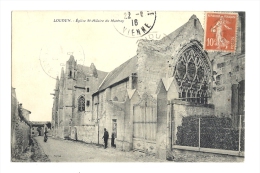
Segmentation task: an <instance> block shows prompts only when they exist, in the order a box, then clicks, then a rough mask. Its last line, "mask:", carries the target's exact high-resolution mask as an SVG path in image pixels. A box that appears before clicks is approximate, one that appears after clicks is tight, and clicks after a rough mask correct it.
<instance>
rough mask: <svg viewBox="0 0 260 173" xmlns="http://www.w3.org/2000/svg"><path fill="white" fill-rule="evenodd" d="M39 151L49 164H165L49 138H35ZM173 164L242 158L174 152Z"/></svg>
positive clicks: (136, 154) (141, 155)
mask: <svg viewBox="0 0 260 173" xmlns="http://www.w3.org/2000/svg"><path fill="white" fill-rule="evenodd" d="M35 140H36V141H37V143H38V145H39V148H40V150H42V152H43V153H44V154H46V155H47V157H48V159H49V160H50V161H51V162H167V160H159V159H156V158H155V156H152V155H147V154H144V153H140V152H133V151H130V152H123V151H119V150H116V149H115V148H107V149H104V148H103V147H102V146H97V145H95V144H86V143H84V142H79V141H71V140H62V139H55V138H51V137H50V138H49V139H48V141H47V142H46V143H45V142H44V141H43V137H42V136H38V137H35ZM174 157H175V158H174V160H173V162H243V161H244V158H243V157H236V156H228V155H222V154H213V153H203V152H194V151H184V150H175V151H174Z"/></svg>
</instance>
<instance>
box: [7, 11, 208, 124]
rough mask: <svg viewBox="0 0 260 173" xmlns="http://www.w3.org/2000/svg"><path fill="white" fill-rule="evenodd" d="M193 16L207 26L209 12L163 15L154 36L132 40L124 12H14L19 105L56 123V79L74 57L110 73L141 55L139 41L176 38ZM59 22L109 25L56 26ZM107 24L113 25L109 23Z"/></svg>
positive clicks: (15, 83) (14, 69)
mask: <svg viewBox="0 0 260 173" xmlns="http://www.w3.org/2000/svg"><path fill="white" fill-rule="evenodd" d="M127 13H128V12H127ZM131 13H132V14H133V12H131ZM193 14H195V15H196V16H197V17H198V19H199V20H200V22H201V24H202V26H203V25H204V13H203V12H183V13H181V12H160V11H157V12H156V19H155V22H154V26H153V28H152V29H151V31H150V32H149V33H148V34H146V35H144V36H142V37H138V38H130V37H128V36H126V35H124V34H122V33H120V28H122V26H124V25H125V26H129V25H128V24H129V22H128V21H127V20H124V17H123V16H124V11H120V12H111V11H110V12H109V11H95V12H94V11H88V12H86V11H85V12H84V11H41V12H39V11H19V12H18V11H13V13H12V87H14V88H15V90H16V96H17V99H18V101H19V102H20V103H22V104H23V108H25V109H27V110H30V111H31V114H30V120H31V121H50V120H51V110H52V105H53V96H52V95H50V93H53V92H54V88H55V83H56V80H55V79H56V77H57V76H60V71H61V67H62V66H64V65H65V64H66V61H67V60H68V59H69V57H70V55H71V54H73V56H74V57H75V59H76V60H77V61H78V64H82V65H86V66H90V64H91V63H94V64H95V66H96V68H97V69H98V70H102V71H105V72H110V71H112V70H113V69H114V68H116V67H117V66H119V65H120V64H122V63H124V62H125V61H127V60H128V59H129V58H131V57H133V56H135V55H136V50H137V41H138V40H139V39H149V38H150V35H149V34H152V33H157V34H158V37H159V38H160V37H163V36H165V35H167V34H170V33H171V32H173V31H174V30H175V29H177V28H178V27H180V26H181V25H183V24H184V23H186V22H187V21H188V20H189V18H190V17H191V16H192V15H193ZM57 19H70V20H73V21H76V20H77V19H78V21H81V20H86V21H88V19H90V20H91V21H93V19H95V20H96V21H97V20H99V21H100V20H104V22H54V21H57ZM106 19H108V20H109V21H110V22H105V20H106ZM111 19H115V20H117V19H118V20H119V19H121V20H124V23H116V22H111ZM148 20H151V19H148ZM148 22H150V21H148ZM150 23H151V22H150ZM129 27H130V26H129Z"/></svg>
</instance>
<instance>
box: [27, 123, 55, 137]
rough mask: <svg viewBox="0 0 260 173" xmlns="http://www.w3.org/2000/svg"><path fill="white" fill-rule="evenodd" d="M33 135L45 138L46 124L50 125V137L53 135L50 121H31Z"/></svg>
mask: <svg viewBox="0 0 260 173" xmlns="http://www.w3.org/2000/svg"><path fill="white" fill-rule="evenodd" d="M31 123H32V125H31V135H32V137H33V136H43V135H44V129H43V127H44V124H49V125H50V127H48V128H49V132H48V135H51V134H50V133H51V132H50V129H51V122H49V121H31Z"/></svg>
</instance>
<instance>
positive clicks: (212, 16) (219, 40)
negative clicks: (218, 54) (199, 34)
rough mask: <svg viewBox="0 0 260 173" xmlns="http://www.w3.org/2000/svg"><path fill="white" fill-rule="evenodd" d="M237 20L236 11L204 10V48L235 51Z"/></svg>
mask: <svg viewBox="0 0 260 173" xmlns="http://www.w3.org/2000/svg"><path fill="white" fill-rule="evenodd" d="M237 22H238V14H237V13H223V12H206V13H205V32H204V34H205V35H204V49H205V50H207V51H223V52H235V50H236V39H237V38H236V33H237Z"/></svg>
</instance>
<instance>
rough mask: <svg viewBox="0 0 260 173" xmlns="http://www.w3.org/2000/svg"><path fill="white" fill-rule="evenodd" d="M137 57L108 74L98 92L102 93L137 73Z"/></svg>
mask: <svg viewBox="0 0 260 173" xmlns="http://www.w3.org/2000/svg"><path fill="white" fill-rule="evenodd" d="M136 64H137V56H134V57H132V58H131V59H129V60H128V61H126V62H125V63H123V64H121V65H120V66H119V67H117V68H115V69H114V70H113V71H111V72H110V73H108V74H107V76H106V78H105V79H104V81H103V82H102V84H101V85H100V87H99V89H98V91H102V90H104V89H106V88H108V87H110V86H111V85H113V84H115V83H117V82H120V81H122V80H123V79H125V78H127V77H129V76H130V75H131V74H132V73H136V72H137V66H136Z"/></svg>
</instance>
